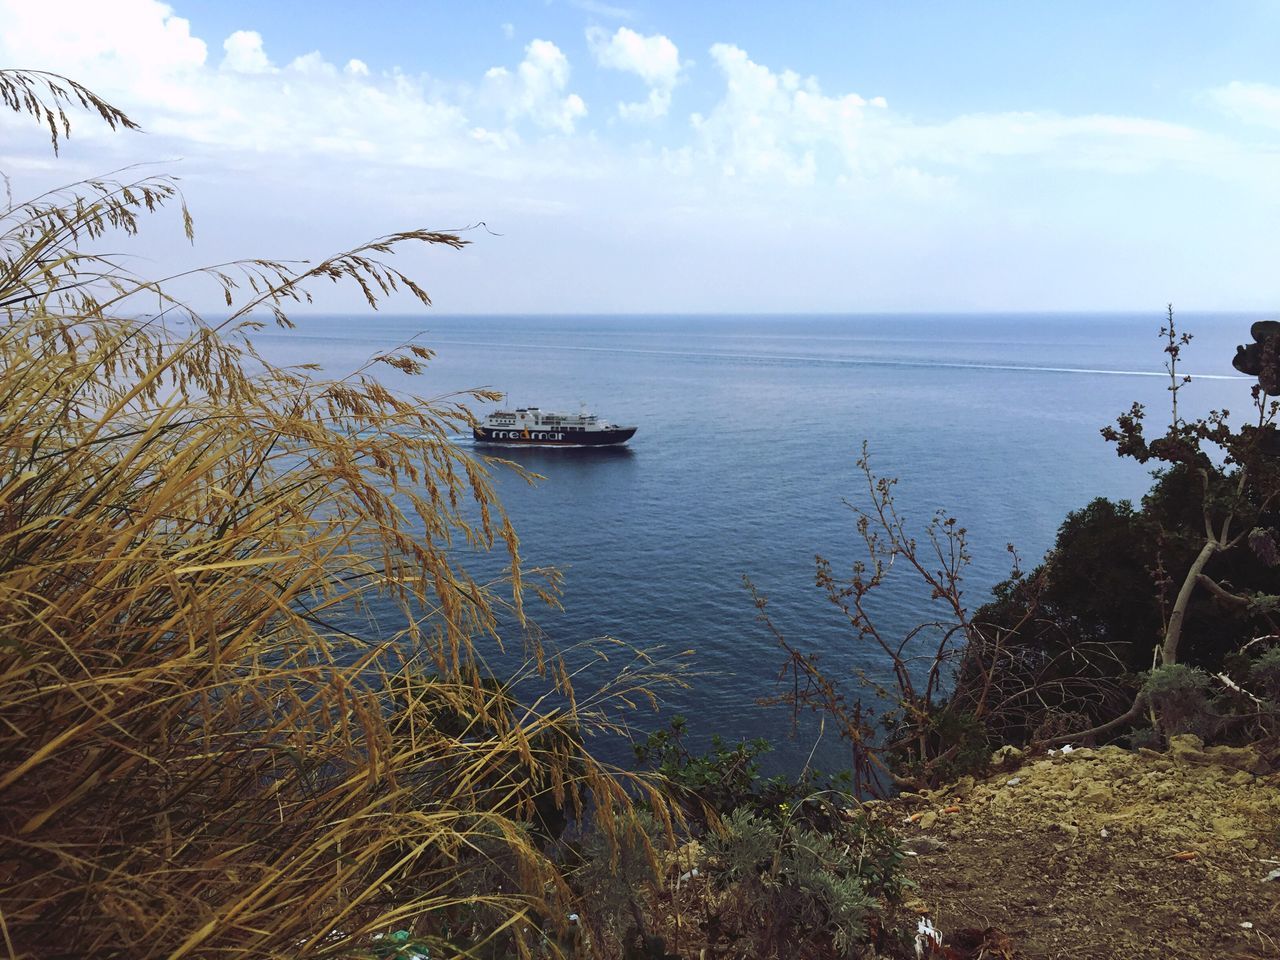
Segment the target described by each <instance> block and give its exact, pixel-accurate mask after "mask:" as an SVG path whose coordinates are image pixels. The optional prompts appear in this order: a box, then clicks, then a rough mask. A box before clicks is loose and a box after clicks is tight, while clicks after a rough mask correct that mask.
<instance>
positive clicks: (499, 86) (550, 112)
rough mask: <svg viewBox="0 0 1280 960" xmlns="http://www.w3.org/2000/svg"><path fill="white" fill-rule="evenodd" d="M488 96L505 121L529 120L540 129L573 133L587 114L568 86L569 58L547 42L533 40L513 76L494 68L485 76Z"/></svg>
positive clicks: (577, 97) (500, 68)
mask: <svg viewBox="0 0 1280 960" xmlns="http://www.w3.org/2000/svg"><path fill="white" fill-rule="evenodd" d="M484 76H485V81H486V83H487V85H488V88H489V91H490V93H491V95H492V96H493V97H494V98H495V100H496V101H497V102H498V103H499V104H500V105H501V107H502V109H503V110H504V111H505V112H506V115H507V117H508V119H510V120H516V119H519V118H521V117H528V118H529V119H530V120H532V121H533V122H534V123H536V124H537V125H538V126H540V127H544V128H546V129H549V130H558V131H559V132H561V133H564V134H570V133H573V127H574V124H575V122H576V121H577V120H578V119H580V118H581V117H584V116H586V114H587V105H586V104H585V103H584V102H583V100H582V98H581V97H580V96H578V95H577V94H576V93H570V94H567V95H566V94H565V89H566V88H567V87H568V85H569V58H568V57H566V56H565V55H564V53H562V52H561V50H560V48H559V47H557V46H556V45H555V44H554V43H552V42H551V41H550V40H534V41H533V42H532V43H530V44H529V45H528V46H527V47H525V56H524V60H523V61H522V62H521V63H520V66H519V67H517V68H516V71H515V73H514V74H513V73H512V72H511V71H509V70H507V68H506V67H493V68H491V69H490V70H489V71H487V72H486V73H485V75H484Z"/></svg>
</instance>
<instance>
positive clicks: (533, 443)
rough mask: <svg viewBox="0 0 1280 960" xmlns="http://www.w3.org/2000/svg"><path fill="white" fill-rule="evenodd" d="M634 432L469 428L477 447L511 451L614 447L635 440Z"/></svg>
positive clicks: (625, 429) (618, 429)
mask: <svg viewBox="0 0 1280 960" xmlns="http://www.w3.org/2000/svg"><path fill="white" fill-rule="evenodd" d="M636 429H637V428H636V427H616V428H614V429H612V430H572V431H571V430H525V429H523V428H508V429H502V430H495V429H493V428H492V427H472V428H471V435H472V436H473V437H474V438H475V440H476V442H477V443H500V444H504V445H508V446H513V447H614V446H617V445H618V444H621V443H626V442H627V441H628V440H630V439H631V438H632V437H633V436H635V433H636Z"/></svg>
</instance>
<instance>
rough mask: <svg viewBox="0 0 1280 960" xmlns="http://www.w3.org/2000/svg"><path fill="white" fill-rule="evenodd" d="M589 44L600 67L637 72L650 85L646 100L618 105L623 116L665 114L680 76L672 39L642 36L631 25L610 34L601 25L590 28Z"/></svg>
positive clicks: (646, 117) (639, 116)
mask: <svg viewBox="0 0 1280 960" xmlns="http://www.w3.org/2000/svg"><path fill="white" fill-rule="evenodd" d="M587 44H588V46H589V47H590V48H591V53H592V55H593V56H594V57H595V60H596V63H598V64H599V65H600V66H602V67H607V68H609V69H612V70H621V71H624V72H626V73H634V74H635V75H636V76H638V77H639V78H640V79H641V80H643V81H644V82H645V83H646V84H647V85H648V87H649V98H648V99H647V100H645V101H643V102H640V103H621V104H619V105H618V112H619V113H620V114H621V115H622V116H624V117H634V118H636V119H640V120H651V119H656V118H657V117H661V116H665V115H666V113H667V110H668V109H669V108H670V106H671V91H672V89H673V88H674V87H675V85H676V81H678V80H679V79H680V51H679V49H678V48H677V47H676V45H675V44H674V43H672V42H671V40H670V38H668V37H665V36H663V35H662V34H660V33H656V34H653V35H652V36H648V37H646V36H641V35H640V34H638V33H636V32H635V31H634V30H631V29H630V28H628V27H619V28H618V31H617V32H616V33H614V34H613V36H610V35H609V34H608V32H607V31H605V30H602V29H600V28H599V27H590V28H588V30H587Z"/></svg>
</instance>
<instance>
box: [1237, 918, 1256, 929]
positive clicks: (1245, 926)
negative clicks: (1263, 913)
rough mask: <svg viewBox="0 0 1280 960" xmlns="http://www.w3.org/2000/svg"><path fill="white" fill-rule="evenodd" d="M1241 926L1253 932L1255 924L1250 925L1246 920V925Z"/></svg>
mask: <svg viewBox="0 0 1280 960" xmlns="http://www.w3.org/2000/svg"><path fill="white" fill-rule="evenodd" d="M1240 926H1242V927H1244V929H1246V930H1252V929H1253V924H1252V923H1250V922H1249V921H1248V920H1246V921H1245V922H1244V923H1242V924H1240Z"/></svg>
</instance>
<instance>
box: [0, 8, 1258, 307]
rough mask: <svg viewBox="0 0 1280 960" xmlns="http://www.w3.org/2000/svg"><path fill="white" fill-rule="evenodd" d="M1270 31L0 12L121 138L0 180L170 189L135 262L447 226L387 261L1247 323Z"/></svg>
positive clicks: (742, 303) (1143, 24) (1131, 20)
mask: <svg viewBox="0 0 1280 960" xmlns="http://www.w3.org/2000/svg"><path fill="white" fill-rule="evenodd" d="M1278 49H1280V0H1217V2H1214V3H1205V2H1203V0H1194V2H1188V0H1150V2H1144V0H1128V2H1125V3H1115V2H1114V0H1107V2H1095V0H1079V2H1072V3H1052V2H1048V0H1043V2H1039V0H1025V2H1015V0H1006V2H977V0H954V2H943V0H932V2H925V0H919V2H912V0H875V2H872V0H862V2H858V0H845V2H835V0H831V2H816V0H793V2H789V3H785V4H784V3H777V2H774V3H753V2H747V0H738V2H720V0H703V2H697V3H691V2H688V0H683V2H645V0H635V2H628V0H617V2H616V3H615V2H612V0H609V2H606V0H529V2H514V0H511V2H482V0H472V2H462V0H456V2H452V3H444V2H427V0H417V2H413V0H388V2H377V3H373V2H370V3H363V4H358V3H351V2H349V0H348V2H342V3H336V2H328V0H308V2H302V0H275V2H262V0H259V2H248V0H174V2H172V3H160V2H156V0H41V2H34V0H0V64H2V65H5V66H11V67H25V68H31V69H39V70H49V71H54V72H57V73H60V74H63V75H66V76H69V77H72V78H74V79H76V80H79V81H81V82H83V83H85V84H87V85H88V86H90V87H91V88H92V89H94V90H95V91H96V92H98V93H99V94H101V95H103V96H105V97H107V98H108V99H109V100H111V101H112V102H114V103H115V104H116V105H117V106H119V107H121V108H123V109H124V110H126V112H128V113H129V114H130V116H132V117H133V119H135V120H136V121H137V122H139V123H140V124H141V125H142V128H143V130H144V131H145V132H144V133H143V134H132V133H120V132H117V133H111V132H110V131H107V130H106V129H104V128H103V127H102V126H101V124H98V123H95V121H94V119H93V118H91V117H88V116H84V117H79V118H76V120H75V125H74V129H73V135H72V138H71V140H70V141H69V143H68V144H67V145H66V147H65V149H63V151H62V153H61V155H60V156H59V157H57V158H54V157H53V156H52V153H51V151H50V149H49V143H48V138H47V136H45V135H43V134H42V132H41V130H40V129H39V128H38V127H36V126H35V125H34V124H32V123H30V122H29V121H23V120H20V119H19V118H17V117H8V116H6V117H4V118H2V119H0V171H3V172H4V173H6V174H7V175H8V176H9V178H10V180H11V187H12V190H13V193H14V196H15V199H21V198H23V197H24V196H27V195H32V194H35V193H38V192H40V191H41V190H44V189H47V188H49V187H50V186H52V185H55V184H60V183H63V182H67V181H69V180H72V179H75V178H77V177H82V176H90V175H96V174H101V173H104V172H106V171H108V170H112V169H115V168H119V167H123V166H126V165H130V164H137V163H147V164H154V166H151V167H147V168H143V169H151V170H155V171H157V172H163V173H168V174H172V175H175V176H178V177H180V178H181V185H182V189H183V192H184V194H185V196H186V198H187V201H188V203H189V205H190V206H191V208H192V211H193V213H194V215H195V219H196V234H197V237H196V243H195V245H194V247H191V246H188V245H187V244H186V243H185V241H183V240H182V238H181V231H180V222H179V221H178V220H177V219H176V218H174V217H169V218H164V217H161V218H158V219H157V222H155V223H153V224H150V225H148V226H147V228H146V230H145V232H144V235H143V236H142V237H140V238H138V239H137V240H135V241H130V242H129V243H128V244H127V245H126V244H122V245H121V246H120V249H121V250H123V251H126V252H128V253H129V254H130V255H132V256H135V257H136V258H137V260H136V265H137V267H138V269H140V270H141V271H142V272H145V273H147V274H148V275H153V276H159V275H165V274H169V273H175V272H178V271H180V270H183V269H186V268H188V267H191V266H194V265H198V264H201V263H209V262H218V261H222V260H226V259H230V258H236V257H248V256H265V257H274V258H282V259H283V258H311V259H315V258H319V257H323V256H325V255H327V254H331V253H334V252H338V251H341V250H345V249H348V248H350V247H352V246H355V245H356V244H357V243H359V242H361V241H363V240H366V239H370V238H372V237H375V236H379V235H382V234H385V233H389V232H391V231H395V230H401V229H410V228H418V227H423V228H430V229H461V228H470V229H468V230H467V232H466V233H465V234H464V236H465V237H466V238H467V239H469V240H470V241H472V242H471V244H470V245H469V246H467V247H466V248H465V249H464V250H462V251H460V252H453V251H448V250H443V249H436V250H431V251H419V252H415V253H413V254H411V255H407V256H404V257H402V258H401V259H402V260H403V263H401V264H399V265H400V266H402V267H403V268H404V269H405V270H406V271H407V272H408V273H410V274H411V275H413V276H414V277H416V278H420V279H421V280H422V281H423V282H424V284H425V286H426V288H427V289H428V290H429V291H430V293H431V294H432V297H433V299H434V300H435V304H436V308H437V309H438V310H440V311H442V312H445V313H653V312H659V313H683V312H724V313H744V312H749V313H815V312H835V313H861V312H879V311H930V312H933V311H942V312H950V311H957V312H965V311H1051V312H1057V311H1076V310H1141V311H1146V310H1152V311H1157V312H1158V311H1159V310H1160V309H1161V308H1162V307H1163V305H1164V304H1165V303H1166V302H1170V301H1172V302H1173V303H1175V305H1177V306H1179V307H1180V308H1183V309H1192V310H1273V309H1275V308H1276V306H1277V303H1278V302H1280V264H1278V262H1277V261H1278V260H1280V256H1278V255H1280V244H1278V242H1277V229H1276V226H1277V222H1278V218H1280V57H1277V56H1276V51H1277V50H1278ZM480 223H483V226H474V225H476V224H480ZM184 293H185V291H184ZM318 293H322V294H323V295H322V296H321V297H319V298H318V302H317V309H323V310H346V309H351V308H354V307H355V306H356V305H357V304H358V303H359V301H360V298H359V295H358V293H357V292H355V291H349V290H343V289H333V290H328V289H325V290H322V291H318ZM186 295H188V296H190V297H192V298H193V299H194V300H195V302H196V304H197V306H209V305H211V303H212V298H213V297H214V292H213V291H212V290H211V289H209V290H205V289H195V288H193V289H192V290H191V291H190V292H189V293H186ZM389 306H390V307H391V308H392V309H395V308H397V307H406V306H408V302H407V301H394V302H393V303H392V304H390V305H389Z"/></svg>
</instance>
